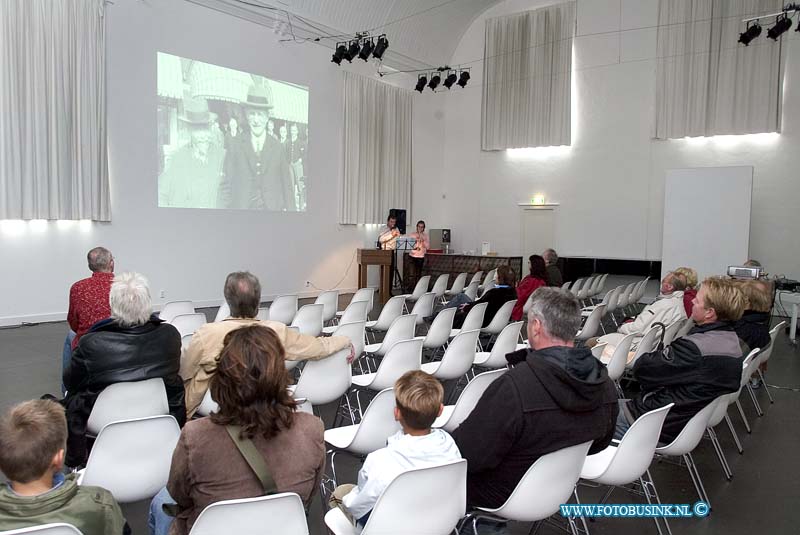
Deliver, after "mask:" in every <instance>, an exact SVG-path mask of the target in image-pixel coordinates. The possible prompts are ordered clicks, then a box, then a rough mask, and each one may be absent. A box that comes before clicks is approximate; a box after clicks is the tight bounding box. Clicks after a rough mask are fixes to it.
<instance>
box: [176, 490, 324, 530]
mask: <svg viewBox="0 0 800 535" xmlns="http://www.w3.org/2000/svg"><path fill="white" fill-rule="evenodd" d="M221 533H235V534H236V535H263V534H264V533H280V534H281V535H308V533H309V532H308V523H307V522H306V512H305V509H304V508H303V502H302V501H301V500H300V496H298V495H297V494H295V493H293V492H282V493H280V494H272V495H270V496H258V497H257V498H243V499H239V500H223V501H220V502H215V503H212V504H211V505H209V506H208V507H206V508H205V509H203V511H202V512H201V513H200V516H198V517H197V520H196V521H195V523H194V525H193V526H192V530H191V531H190V532H189V535H220V534H221Z"/></svg>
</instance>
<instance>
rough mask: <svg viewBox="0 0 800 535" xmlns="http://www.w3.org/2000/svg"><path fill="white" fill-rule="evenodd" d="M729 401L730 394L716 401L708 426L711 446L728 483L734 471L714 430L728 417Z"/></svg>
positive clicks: (707, 430)
mask: <svg viewBox="0 0 800 535" xmlns="http://www.w3.org/2000/svg"><path fill="white" fill-rule="evenodd" d="M729 399H730V394H723V395H721V396H719V397H718V398H717V399H716V400H715V402H714V403H715V406H714V407H715V408H714V412H712V413H711V417H710V418H709V420H708V425H707V426H706V432H707V433H708V438H710V439H711V444H712V445H713V446H714V452H715V453H716V454H717V459H719V464H720V466H722V473H723V475H724V476H725V479H727V480H728V481H730V480H731V478H732V477H733V470H731V467H730V465H729V464H728V458H727V457H725V450H723V449H722V444H721V443H720V441H719V437H718V436H717V432H716V430H715V429H714V428H715V427H716V426H717V425H719V424H720V423H721V422H722V420H724V419H726V418H727V417H728V402H729V401H728V400H729Z"/></svg>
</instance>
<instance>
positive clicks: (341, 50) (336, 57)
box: [331, 43, 347, 65]
mask: <svg viewBox="0 0 800 535" xmlns="http://www.w3.org/2000/svg"><path fill="white" fill-rule="evenodd" d="M345 54H347V48H346V47H345V46H344V43H336V50H335V51H334V52H333V56H331V61H332V62H333V63H335V64H337V65H341V64H342V60H343V59H344V56H345Z"/></svg>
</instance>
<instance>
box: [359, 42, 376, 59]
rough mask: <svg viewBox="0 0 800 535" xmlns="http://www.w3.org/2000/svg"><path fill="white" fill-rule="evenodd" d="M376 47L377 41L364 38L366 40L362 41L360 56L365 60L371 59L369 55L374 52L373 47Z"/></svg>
mask: <svg viewBox="0 0 800 535" xmlns="http://www.w3.org/2000/svg"><path fill="white" fill-rule="evenodd" d="M374 48H375V42H374V41H373V40H372V39H364V42H363V43H361V52H359V53H358V57H359V58H360V59H363V60H364V61H367V60H369V55H370V54H372V49H374Z"/></svg>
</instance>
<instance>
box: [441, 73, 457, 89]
mask: <svg viewBox="0 0 800 535" xmlns="http://www.w3.org/2000/svg"><path fill="white" fill-rule="evenodd" d="M457 78H458V76H456V71H450V72H448V73H447V78H445V79H444V84H443V85H444V86H445V87H446V88H447V89H450V88H451V87H453V84H454V83H456V79H457Z"/></svg>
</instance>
